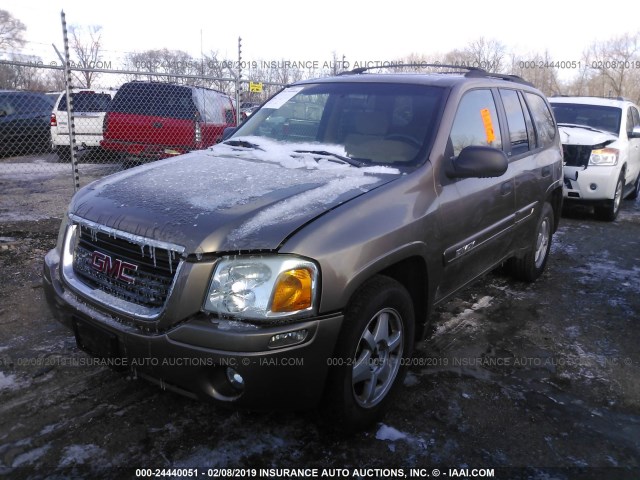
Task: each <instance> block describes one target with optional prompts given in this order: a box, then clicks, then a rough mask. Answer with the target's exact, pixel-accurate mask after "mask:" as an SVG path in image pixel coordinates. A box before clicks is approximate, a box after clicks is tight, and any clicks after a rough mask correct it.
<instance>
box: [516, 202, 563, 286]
mask: <svg viewBox="0 0 640 480" xmlns="http://www.w3.org/2000/svg"><path fill="white" fill-rule="evenodd" d="M553 218H554V217H553V208H552V207H551V204H549V203H548V202H545V203H544V205H543V206H542V212H541V213H540V217H539V218H538V224H537V225H536V230H535V234H534V236H533V238H532V239H531V244H530V247H529V250H528V251H527V253H526V254H525V255H524V256H523V257H521V258H512V259H511V260H510V266H511V272H512V274H513V276H514V277H515V278H516V279H518V280H523V281H525V282H533V281H534V280H536V279H537V278H538V277H539V276H540V275H542V272H543V271H544V268H545V266H546V265H547V259H548V258H549V251H550V249H551V238H552V236H553V226H554V220H553Z"/></svg>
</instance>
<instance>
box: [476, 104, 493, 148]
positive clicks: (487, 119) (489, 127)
mask: <svg viewBox="0 0 640 480" xmlns="http://www.w3.org/2000/svg"><path fill="white" fill-rule="evenodd" d="M480 116H481V117H482V123H483V124H484V133H485V134H486V136H487V143H488V144H491V142H493V141H494V140H495V139H496V134H495V132H494V131H493V122H492V121H491V112H490V111H489V109H488V108H483V109H482V110H480Z"/></svg>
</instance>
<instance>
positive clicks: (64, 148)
mask: <svg viewBox="0 0 640 480" xmlns="http://www.w3.org/2000/svg"><path fill="white" fill-rule="evenodd" d="M115 94H116V90H98V89H76V90H74V91H73V93H72V96H73V113H74V117H75V135H76V145H77V146H78V150H85V149H96V150H97V149H99V148H100V141H101V140H102V122H103V120H104V115H105V112H106V111H107V109H108V108H109V103H111V99H112V98H113V96H114V95H115ZM51 147H52V149H53V151H54V152H56V153H57V154H58V158H59V159H60V160H61V161H64V162H68V161H69V160H70V159H71V147H70V143H69V119H68V114H67V96H66V94H65V92H63V93H61V94H60V96H59V97H58V100H57V102H56V103H55V106H54V109H53V111H52V112H51Z"/></svg>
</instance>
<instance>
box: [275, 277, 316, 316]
mask: <svg viewBox="0 0 640 480" xmlns="http://www.w3.org/2000/svg"><path fill="white" fill-rule="evenodd" d="M312 288H313V273H312V272H311V271H310V270H309V269H306V268H300V269H294V270H287V271H284V272H282V273H281V274H280V275H278V279H277V280H276V283H275V287H274V289H273V297H272V300H271V311H272V312H296V311H299V310H305V309H307V308H310V307H311V301H312V300H311V299H312V296H313V295H312Z"/></svg>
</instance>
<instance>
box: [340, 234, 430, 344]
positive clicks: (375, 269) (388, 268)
mask: <svg viewBox="0 0 640 480" xmlns="http://www.w3.org/2000/svg"><path fill="white" fill-rule="evenodd" d="M423 248H424V246H422V248H420V247H419V246H418V245H417V244H413V245H411V246H407V247H406V248H404V249H402V250H400V251H396V252H394V254H392V255H390V256H388V257H385V258H384V259H380V260H379V261H378V262H376V263H375V264H370V265H369V266H368V267H367V268H366V269H364V270H362V271H360V272H359V274H358V275H356V276H355V277H354V278H353V279H352V280H351V282H350V284H349V286H348V287H347V288H346V289H345V293H346V294H347V298H346V300H345V302H344V305H345V307H346V306H347V305H348V304H349V303H350V302H351V301H352V299H353V297H354V296H355V295H356V294H357V292H358V291H359V290H360V289H361V288H362V287H363V286H364V285H365V284H366V282H367V281H369V280H370V279H372V278H374V277H375V276H386V277H389V278H392V279H394V280H396V281H397V282H398V283H400V284H401V285H402V286H403V287H404V288H405V289H406V290H407V292H408V293H409V296H410V297H411V300H412V303H413V308H414V314H415V339H416V340H421V339H422V338H423V337H424V335H425V334H426V332H428V329H427V327H428V320H429V316H430V313H431V306H432V305H433V291H432V289H431V288H430V285H431V284H430V282H429V279H430V278H431V277H430V271H429V266H428V264H427V262H426V259H425V256H424V252H423V251H422V250H423Z"/></svg>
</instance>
